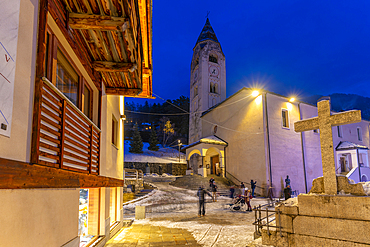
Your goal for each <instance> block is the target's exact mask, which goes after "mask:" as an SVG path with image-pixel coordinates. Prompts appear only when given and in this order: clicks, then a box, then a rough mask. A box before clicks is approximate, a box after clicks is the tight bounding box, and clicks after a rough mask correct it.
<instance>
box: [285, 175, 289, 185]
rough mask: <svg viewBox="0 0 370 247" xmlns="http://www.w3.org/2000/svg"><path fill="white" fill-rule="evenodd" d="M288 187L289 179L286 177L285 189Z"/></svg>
mask: <svg viewBox="0 0 370 247" xmlns="http://www.w3.org/2000/svg"><path fill="white" fill-rule="evenodd" d="M288 185H289V186H290V179H289V176H288V175H287V176H286V179H285V187H288Z"/></svg>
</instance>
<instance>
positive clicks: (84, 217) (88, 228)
mask: <svg viewBox="0 0 370 247" xmlns="http://www.w3.org/2000/svg"><path fill="white" fill-rule="evenodd" d="M99 197H100V190H99V188H93V189H80V199H79V219H78V235H79V236H80V247H83V246H87V245H88V244H89V243H91V242H93V241H95V240H96V239H97V238H98V234H99V210H100V207H99Z"/></svg>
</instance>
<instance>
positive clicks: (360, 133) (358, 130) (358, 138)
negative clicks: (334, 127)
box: [357, 127, 362, 141]
mask: <svg viewBox="0 0 370 247" xmlns="http://www.w3.org/2000/svg"><path fill="white" fill-rule="evenodd" d="M357 140H359V141H362V130H361V128H360V127H357Z"/></svg>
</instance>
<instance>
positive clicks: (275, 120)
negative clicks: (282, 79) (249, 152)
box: [266, 93, 305, 195]
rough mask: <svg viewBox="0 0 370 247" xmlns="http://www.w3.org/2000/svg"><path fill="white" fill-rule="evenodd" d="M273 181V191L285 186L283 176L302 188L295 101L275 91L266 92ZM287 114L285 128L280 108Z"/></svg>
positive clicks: (302, 178) (302, 189)
mask: <svg viewBox="0 0 370 247" xmlns="http://www.w3.org/2000/svg"><path fill="white" fill-rule="evenodd" d="M266 97H267V112H268V126H269V138H270V155H271V170H272V184H273V187H275V189H276V193H277V194H276V195H279V192H280V191H281V190H283V189H284V186H285V182H284V180H285V179H286V176H287V175H288V176H289V178H290V181H291V183H290V184H291V188H292V190H299V192H305V185H304V172H303V160H302V151H301V150H302V147H301V136H300V133H296V132H295V131H294V122H296V121H298V120H300V118H299V117H300V116H299V110H298V104H297V103H290V102H289V99H287V98H285V97H281V96H278V95H275V94H270V93H267V94H266ZM283 109H284V110H287V111H288V115H289V126H288V128H286V127H283V125H282V110H283Z"/></svg>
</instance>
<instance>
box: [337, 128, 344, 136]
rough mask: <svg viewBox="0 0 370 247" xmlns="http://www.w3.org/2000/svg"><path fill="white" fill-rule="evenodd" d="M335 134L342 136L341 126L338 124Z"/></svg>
mask: <svg viewBox="0 0 370 247" xmlns="http://www.w3.org/2000/svg"><path fill="white" fill-rule="evenodd" d="M337 135H338V138H343V132H342V126H340V125H338V126H337Z"/></svg>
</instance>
